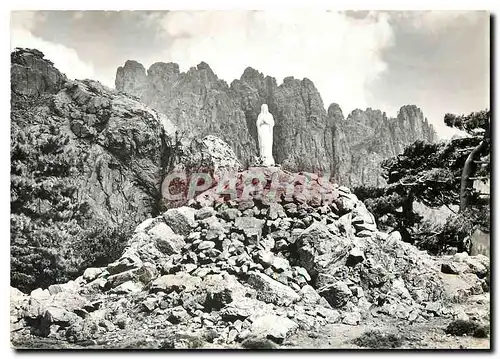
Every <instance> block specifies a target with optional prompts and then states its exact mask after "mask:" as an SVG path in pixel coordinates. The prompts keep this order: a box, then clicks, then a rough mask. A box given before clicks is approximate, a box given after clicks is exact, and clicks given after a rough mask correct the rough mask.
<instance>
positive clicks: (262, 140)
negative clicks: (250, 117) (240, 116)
mask: <svg viewBox="0 0 500 359" xmlns="http://www.w3.org/2000/svg"><path fill="white" fill-rule="evenodd" d="M273 127H274V118H273V115H271V113H269V111H268V109H267V105H266V104H263V105H262V106H261V107H260V114H259V117H257V133H258V136H259V152H260V157H261V159H262V164H263V165H264V166H274V158H273Z"/></svg>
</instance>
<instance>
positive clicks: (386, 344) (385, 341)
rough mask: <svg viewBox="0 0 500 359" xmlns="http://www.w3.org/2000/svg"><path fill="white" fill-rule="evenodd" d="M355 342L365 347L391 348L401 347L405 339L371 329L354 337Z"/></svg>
mask: <svg viewBox="0 0 500 359" xmlns="http://www.w3.org/2000/svg"><path fill="white" fill-rule="evenodd" d="M353 343H354V344H356V345H357V346H360V347H365V348H372V349H391V348H397V347H400V346H401V345H402V344H403V340H402V339H401V337H399V336H397V335H395V334H391V333H388V334H385V333H381V332H380V331H377V330H369V331H366V332H364V333H363V334H361V335H360V336H359V337H358V338H356V339H354V340H353Z"/></svg>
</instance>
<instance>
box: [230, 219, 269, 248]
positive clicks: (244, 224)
mask: <svg viewBox="0 0 500 359" xmlns="http://www.w3.org/2000/svg"><path fill="white" fill-rule="evenodd" d="M263 226H264V221H263V220H262V219H257V218H254V217H236V218H235V220H234V227H235V228H236V230H237V231H239V232H241V233H243V234H244V235H245V238H246V240H247V241H248V242H249V243H251V244H256V243H258V242H259V240H260V238H261V236H262V228H263Z"/></svg>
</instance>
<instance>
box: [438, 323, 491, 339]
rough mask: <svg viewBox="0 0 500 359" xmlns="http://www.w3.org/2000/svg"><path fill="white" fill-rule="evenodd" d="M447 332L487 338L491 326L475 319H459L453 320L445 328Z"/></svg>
mask: <svg viewBox="0 0 500 359" xmlns="http://www.w3.org/2000/svg"><path fill="white" fill-rule="evenodd" d="M444 331H445V333H446V334H451V335H455V336H463V335H468V336H473V337H476V338H487V337H488V335H489V332H490V330H489V327H488V326H486V325H482V324H481V323H479V322H477V321H473V320H462V319H457V320H454V321H452V322H451V323H450V324H448V326H447V327H446V329H445V330H444Z"/></svg>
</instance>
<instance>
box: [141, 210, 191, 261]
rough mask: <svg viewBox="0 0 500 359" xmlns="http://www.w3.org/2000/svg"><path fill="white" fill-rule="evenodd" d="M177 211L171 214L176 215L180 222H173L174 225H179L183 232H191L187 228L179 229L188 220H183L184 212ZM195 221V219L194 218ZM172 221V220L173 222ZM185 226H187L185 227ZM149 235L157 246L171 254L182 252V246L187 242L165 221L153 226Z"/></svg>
mask: <svg viewBox="0 0 500 359" xmlns="http://www.w3.org/2000/svg"><path fill="white" fill-rule="evenodd" d="M175 213H177V214H176V215H174V214H172V213H171V214H170V216H171V217H172V218H173V217H176V220H178V222H177V223H176V222H173V225H174V226H175V225H176V224H177V225H178V226H177V228H178V231H179V232H183V233H189V232H187V231H186V230H185V229H183V230H181V231H180V230H179V228H181V227H179V226H181V223H183V224H186V223H187V221H185V222H184V221H183V220H182V219H181V218H185V217H184V216H183V215H182V214H180V213H182V212H175ZM193 222H194V219H193ZM171 223H172V222H171ZM184 228H185V227H184ZM148 235H149V236H150V238H151V239H152V241H153V242H154V243H155V244H156V248H158V250H159V251H160V252H162V253H164V254H167V255H170V254H175V253H180V252H181V250H182V247H183V246H184V245H185V244H186V242H185V241H184V237H183V236H182V235H180V234H177V233H175V232H174V231H173V230H172V228H171V227H170V226H168V225H166V224H165V223H162V222H159V223H158V224H157V225H156V226H154V227H153V228H151V229H150V230H149V231H148Z"/></svg>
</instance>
